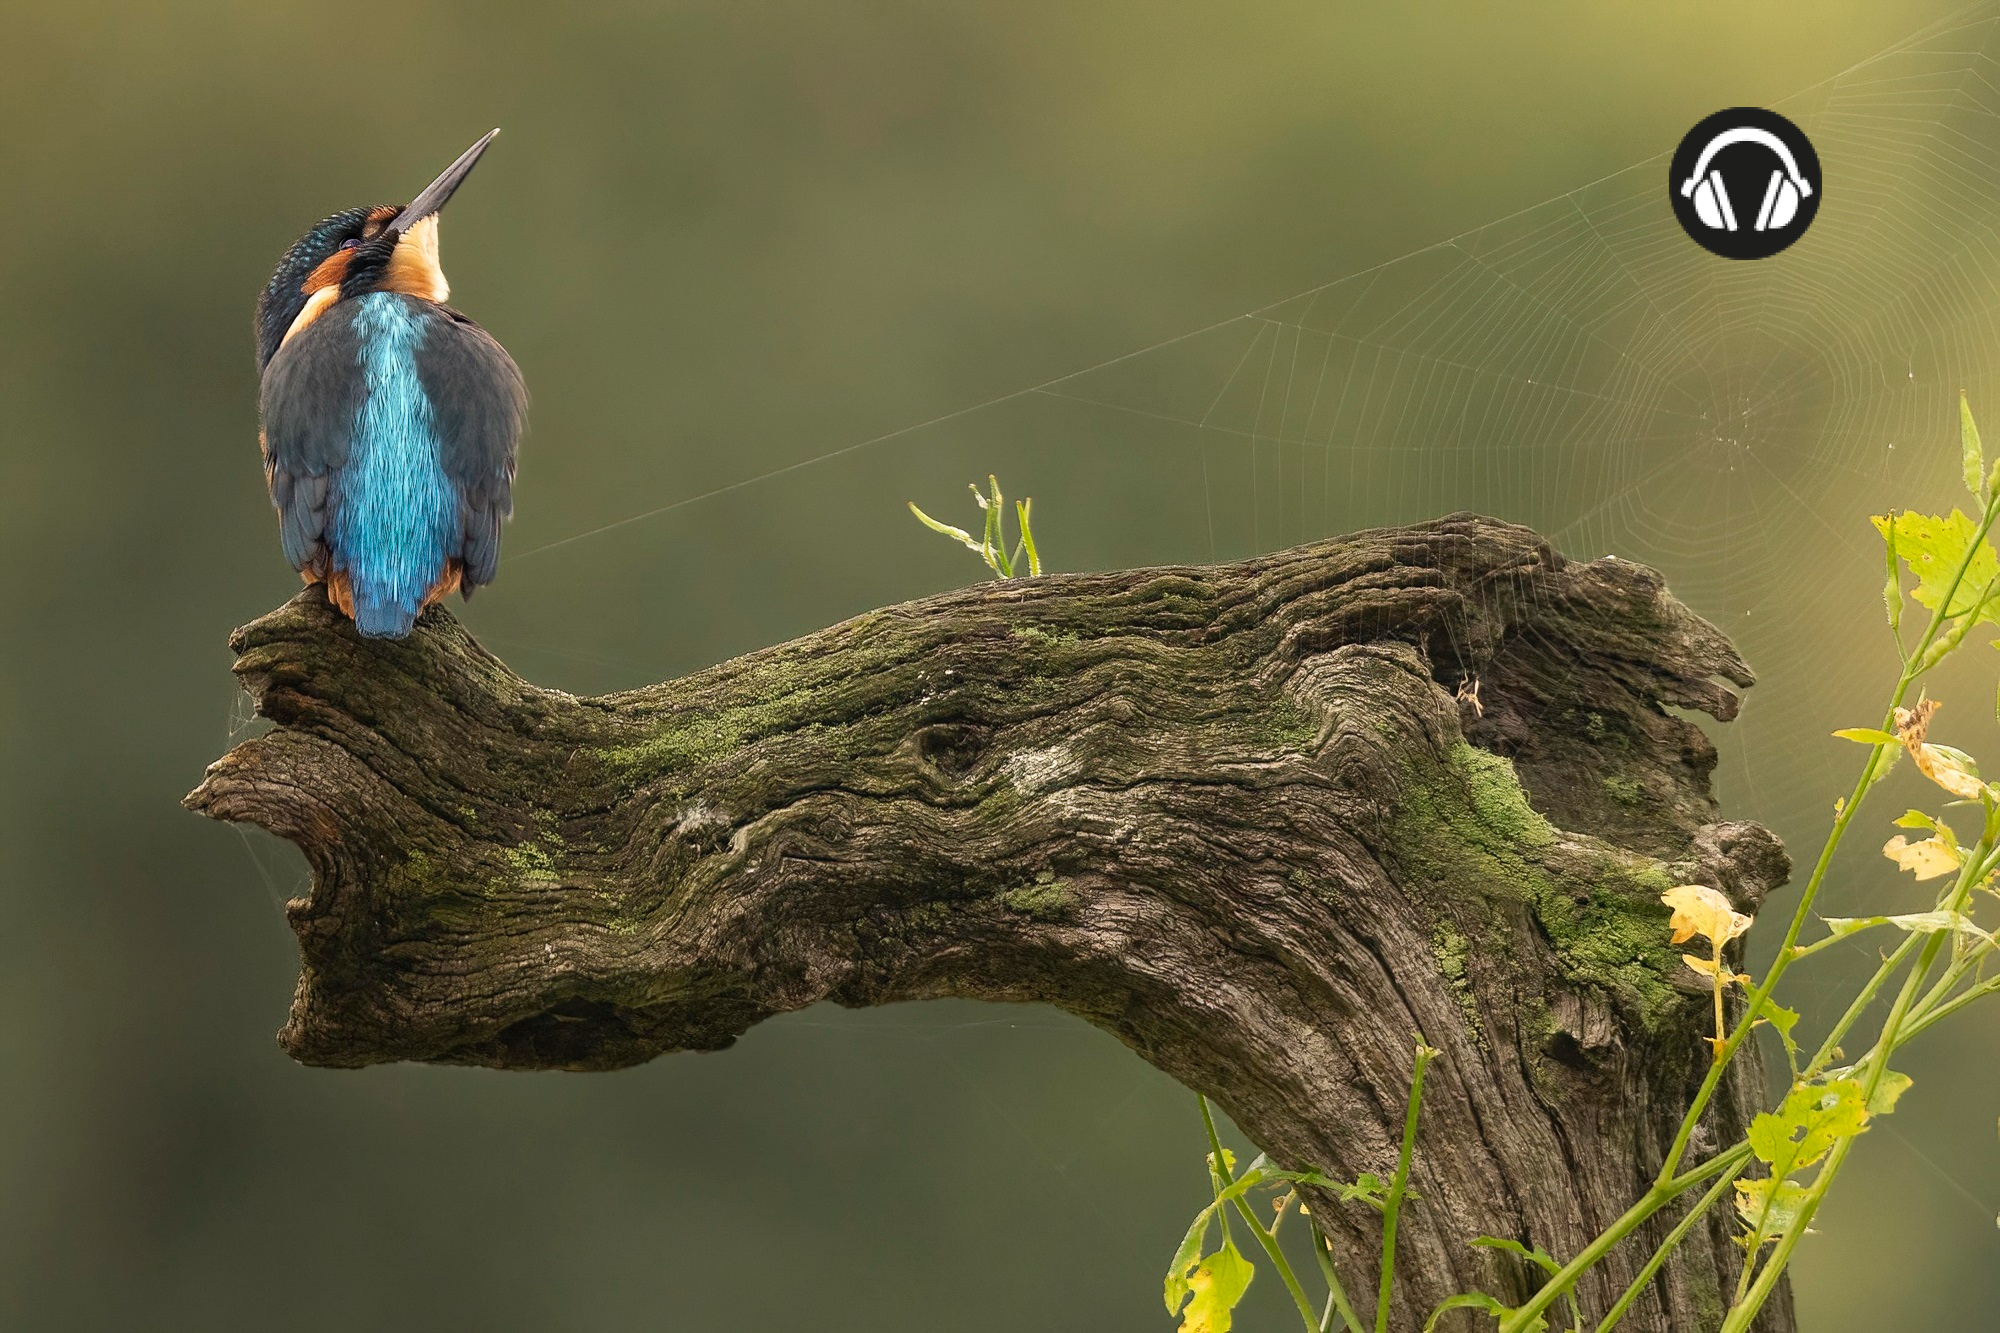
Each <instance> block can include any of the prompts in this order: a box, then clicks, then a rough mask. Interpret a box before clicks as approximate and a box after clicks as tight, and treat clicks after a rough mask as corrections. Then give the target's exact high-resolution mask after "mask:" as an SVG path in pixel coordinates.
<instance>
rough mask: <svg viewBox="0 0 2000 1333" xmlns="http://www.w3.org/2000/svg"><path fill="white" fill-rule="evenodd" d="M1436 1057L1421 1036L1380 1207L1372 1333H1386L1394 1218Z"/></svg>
mask: <svg viewBox="0 0 2000 1333" xmlns="http://www.w3.org/2000/svg"><path fill="white" fill-rule="evenodd" d="M1436 1054H1437V1052H1436V1051H1434V1050H1432V1049H1431V1047H1430V1045H1429V1044H1428V1043H1427V1042H1425V1041H1424V1039H1423V1038H1422V1037H1421V1036H1419V1037H1418V1038H1417V1069H1416V1073H1414V1074H1413V1075H1411V1077H1410V1100H1409V1105H1408V1106H1407V1107H1406V1108H1405V1109H1404V1111H1403V1146H1402V1149H1401V1151H1399V1152H1398V1153H1397V1154H1396V1178H1395V1179H1394V1180H1393V1181H1391V1182H1390V1184H1389V1197H1388V1198H1387V1199H1386V1200H1384V1201H1383V1204H1382V1279H1381V1282H1380V1284H1379V1286H1378V1289H1377V1294H1376V1297H1375V1333H1389V1294H1390V1292H1391V1291H1392V1290H1393V1289H1394V1288H1395V1285H1396V1215H1397V1214H1398V1213H1399V1212H1401V1211H1402V1207H1403V1192H1404V1191H1405V1190H1406V1189H1407V1188H1408V1187H1409V1184H1410V1158H1411V1157H1412V1156H1413V1155H1414V1154H1415V1152H1416V1148H1417V1108H1418V1107H1419V1106H1420V1105H1422V1103H1423V1099H1424V1070H1425V1068H1427V1067H1428V1066H1429V1065H1430V1062H1431V1058H1432V1057H1433V1056H1435V1055H1436Z"/></svg>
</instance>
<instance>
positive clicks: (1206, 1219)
mask: <svg viewBox="0 0 2000 1333" xmlns="http://www.w3.org/2000/svg"><path fill="white" fill-rule="evenodd" d="M1222 1156H1223V1160H1224V1161H1225V1162H1227V1163H1228V1164H1229V1167H1230V1169H1231V1170H1234V1169H1235V1166H1236V1154H1235V1153H1233V1152H1231V1151H1230V1150H1229V1149H1227V1148H1224V1149H1223V1150H1222ZM1210 1160H1211V1161H1213V1157H1212V1156H1211V1158H1210ZM1258 1160H1259V1161H1262V1160H1263V1159H1262V1158H1261V1157H1260V1158H1259V1159H1258ZM1290 1174H1291V1173H1289V1172H1270V1171H1263V1170H1260V1169H1258V1168H1256V1167H1252V1168H1251V1169H1250V1170H1248V1171H1245V1172H1244V1173H1243V1174H1242V1175H1241V1176H1239V1177H1237V1179H1236V1181H1235V1182H1234V1183H1233V1184H1231V1185H1229V1186H1228V1187H1227V1188H1224V1189H1221V1190H1218V1191H1216V1195H1215V1199H1214V1201H1213V1202H1212V1203H1210V1204H1209V1205H1208V1207H1206V1208H1204V1209H1202V1210H1201V1211H1200V1212H1198V1213H1196V1214H1195V1215H1194V1221H1192V1222H1190V1223H1189V1224H1188V1229H1187V1235H1185V1236H1183V1237H1181V1243H1180V1248H1179V1249H1177V1250H1175V1251H1174V1260H1173V1264H1172V1266H1170V1267H1169V1268H1168V1269H1167V1282H1166V1301H1167V1313H1168V1314H1173V1313H1174V1312H1175V1311H1177V1310H1179V1309H1180V1308H1181V1302H1182V1301H1183V1300H1185V1299H1186V1298H1187V1294H1188V1291H1189V1276H1188V1270H1189V1269H1190V1268H1193V1267H1194V1265H1195V1260H1197V1259H1199V1258H1200V1257H1201V1246H1202V1242H1203V1241H1204V1240H1206V1239H1207V1237H1208V1229H1209V1227H1210V1226H1211V1225H1212V1224H1213V1223H1214V1221H1215V1216H1216V1214H1217V1213H1219V1212H1221V1211H1222V1209H1223V1208H1225V1207H1227V1206H1228V1205H1229V1202H1230V1201H1231V1200H1232V1199H1237V1198H1241V1197H1242V1196H1243V1195H1245V1194H1247V1193H1249V1192H1250V1191H1251V1190H1253V1189H1255V1188H1256V1187H1257V1186H1259V1185H1262V1184H1266V1183H1268V1182H1269V1181H1270V1180H1271V1178H1272V1177H1273V1176H1277V1177H1279V1178H1285V1177H1288V1176H1289V1175H1290ZM1225 1243H1226V1242H1225Z"/></svg>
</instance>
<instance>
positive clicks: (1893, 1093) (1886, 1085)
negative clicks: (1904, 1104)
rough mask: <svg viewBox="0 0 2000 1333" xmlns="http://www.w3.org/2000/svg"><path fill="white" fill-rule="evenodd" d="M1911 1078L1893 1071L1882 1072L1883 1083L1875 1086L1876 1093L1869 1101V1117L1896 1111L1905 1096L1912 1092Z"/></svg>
mask: <svg viewBox="0 0 2000 1333" xmlns="http://www.w3.org/2000/svg"><path fill="white" fill-rule="evenodd" d="M1910 1081H1911V1080H1910V1076H1909V1075H1908V1074H1899V1073H1897V1072H1896V1071H1895V1070H1893V1069H1885V1070H1883V1071H1882V1080H1881V1082H1879V1083H1877V1084H1876V1085H1875V1093H1874V1095H1873V1096H1871V1097H1870V1098H1869V1099H1868V1114H1869V1115H1888V1114H1889V1113H1890V1112H1891V1111H1894V1110H1895V1109H1896V1103H1897V1102H1899V1101H1901V1100H1902V1098H1903V1094H1904V1093H1906V1092H1908V1091H1909V1090H1910Z"/></svg>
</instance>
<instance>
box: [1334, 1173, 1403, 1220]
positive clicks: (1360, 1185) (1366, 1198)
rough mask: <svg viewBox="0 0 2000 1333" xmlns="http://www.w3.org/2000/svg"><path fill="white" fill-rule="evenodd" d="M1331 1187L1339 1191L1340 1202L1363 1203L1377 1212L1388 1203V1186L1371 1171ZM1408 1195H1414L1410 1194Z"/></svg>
mask: <svg viewBox="0 0 2000 1333" xmlns="http://www.w3.org/2000/svg"><path fill="white" fill-rule="evenodd" d="M1333 1188H1334V1189H1335V1190H1337V1191H1339V1193H1340V1201H1341V1202H1342V1203H1365V1204H1367V1205H1368V1206H1369V1207H1370V1208H1373V1209H1374V1210H1375V1211H1376V1212H1378V1213H1379V1212H1381V1211H1382V1209H1383V1208H1384V1207H1385V1206H1387V1203H1388V1198H1389V1186H1388V1185H1387V1184H1386V1183H1385V1182H1384V1181H1383V1179H1382V1177H1380V1176H1378V1175H1376V1174H1375V1173H1374V1172H1373V1171H1363V1172H1362V1173H1361V1174H1360V1175H1358V1176H1356V1177H1355V1178H1354V1179H1353V1180H1350V1181H1347V1182H1345V1183H1342V1184H1337V1185H1335V1186H1333ZM1406 1193H1407V1191H1406ZM1410 1197H1412V1198H1414V1197H1416V1196H1415V1195H1414V1194H1411V1195H1410Z"/></svg>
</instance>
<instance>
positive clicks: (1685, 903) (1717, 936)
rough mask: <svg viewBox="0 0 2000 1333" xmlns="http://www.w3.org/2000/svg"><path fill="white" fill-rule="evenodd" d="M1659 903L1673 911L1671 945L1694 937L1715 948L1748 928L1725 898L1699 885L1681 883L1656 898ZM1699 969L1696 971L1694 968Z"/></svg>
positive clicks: (1747, 918) (1742, 916)
mask: <svg viewBox="0 0 2000 1333" xmlns="http://www.w3.org/2000/svg"><path fill="white" fill-rule="evenodd" d="M1660 901H1661V902H1663V903H1665V904H1666V905H1667V906H1668V907H1671V908H1673V909H1674V916H1673V920H1672V921H1671V922H1669V923H1668V924H1669V925H1670V926H1671V927H1672V928H1673V932H1674V933H1673V938H1672V940H1671V941H1670V942H1671V943H1674V944H1682V943H1685V942H1686V941H1688V940H1691V939H1693V938H1694V937H1695V936H1697V935H1700V936H1703V937H1705V938H1706V939H1707V940H1708V941H1709V942H1710V943H1711V944H1714V945H1716V946H1717V947H1718V948H1719V947H1721V946H1722V945H1725V944H1727V943H1729V941H1731V940H1733V939H1735V938H1736V937H1737V936H1738V935H1741V934H1742V933H1743V932H1744V931H1746V930H1748V929H1750V921H1751V919H1750V918H1749V917H1747V916H1745V915H1743V913H1741V912H1739V911H1737V910H1736V909H1735V908H1733V907H1731V906H1730V905H1729V899H1727V898H1725V897H1723V896H1722V895H1721V894H1720V893H1717V892H1716V891H1715V890H1714V889H1711V888H1709V887H1707V886H1706V885H1703V884H1681V885H1677V886H1675V887H1674V888H1671V889H1668V890H1667V891H1666V892H1665V893H1663V894H1661V895H1660ZM1697 970H1699V969H1697Z"/></svg>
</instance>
